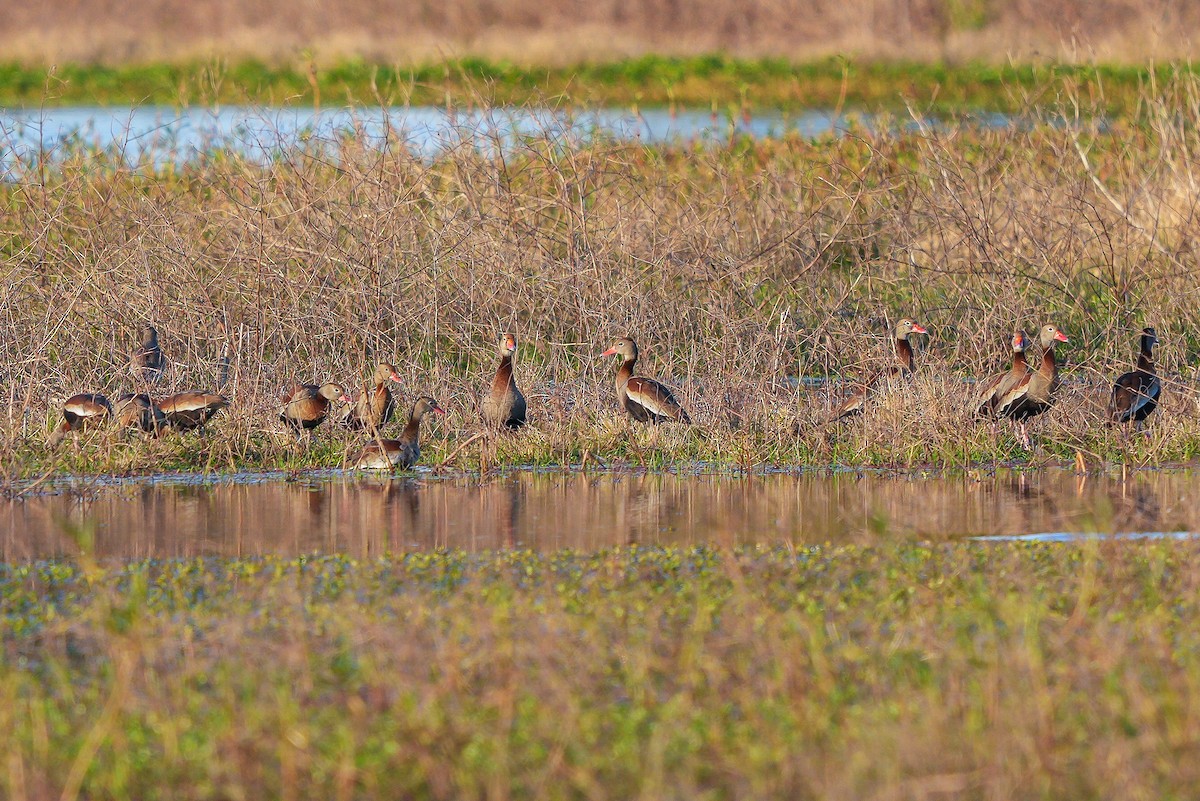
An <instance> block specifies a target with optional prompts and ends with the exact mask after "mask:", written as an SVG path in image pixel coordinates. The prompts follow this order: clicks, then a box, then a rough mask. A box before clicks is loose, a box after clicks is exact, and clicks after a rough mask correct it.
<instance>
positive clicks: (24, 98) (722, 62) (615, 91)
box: [0, 55, 1192, 114]
mask: <svg viewBox="0 0 1200 801" xmlns="http://www.w3.org/2000/svg"><path fill="white" fill-rule="evenodd" d="M1191 70H1192V68H1191V67H1189V66H1186V65H1183V64H1169V63H1168V64H1162V65H1159V66H1155V67H1153V68H1150V67H1137V66H1081V65H1070V64H1058V65H1047V66H1033V65H1019V64H1018V65H999V66H997V65H991V64H984V63H966V64H959V65H953V66H951V65H946V64H937V63H932V64H931V63H922V62H915V61H914V62H854V61H847V60H842V59H829V60H822V61H816V62H809V63H793V62H790V61H787V60H784V59H738V58H731V57H728V56H723V55H709V56H696V57H664V56H644V57H640V58H637V59H629V60H619V61H608V62H585V63H579V64H572V65H568V66H554V67H530V66H522V65H520V64H517V63H514V62H511V61H492V60H484V59H460V60H452V61H437V62H428V63H424V64H418V65H413V66H395V65H393V64H389V63H386V62H383V63H366V62H362V61H350V62H343V63H340V64H335V65H329V66H321V67H318V66H315V65H311V64H302V65H297V66H269V65H267V64H265V63H262V62H254V61H245V62H235V63H224V62H209V63H190V64H158V65H124V66H105V65H94V64H93V65H88V64H62V65H58V66H56V67H54V68H53V69H48V68H36V67H29V66H24V65H21V64H15V63H10V64H7V65H0V105H3V106H18V107H19V106H24V107H26V108H29V107H39V106H43V105H79V104H83V105H91V104H101V105H114V104H138V105H144V104H162V105H206V104H214V103H250V104H272V105H274V104H300V105H314V104H316V105H321V104H324V105H329V106H343V105H346V104H351V105H359V104H377V103H380V102H383V103H386V104H397V105H404V104H413V105H439V106H444V105H451V106H453V105H463V104H489V105H495V104H506V105H523V104H527V103H549V104H552V105H566V106H596V105H605V106H618V107H624V108H629V107H646V106H659V107H690V108H701V109H706V110H707V109H712V110H714V111H717V112H719V113H721V114H727V113H731V112H732V113H734V114H741V113H743V112H753V111H755V110H769V109H784V110H804V109H810V108H819V109H832V108H849V109H867V110H878V109H881V108H882V109H892V110H896V111H900V112H903V111H904V110H905V108H906V106H908V105H911V106H913V107H914V108H916V109H919V110H920V111H922V112H938V113H953V112H962V111H976V110H981V109H986V110H995V111H1024V110H1026V109H1027V108H1028V106H1029V105H1031V104H1032V103H1037V102H1047V101H1049V102H1054V101H1055V100H1056V99H1057V98H1058V97H1059V96H1061V95H1062V94H1064V93H1065V94H1070V95H1078V96H1081V97H1084V98H1086V99H1087V102H1088V105H1089V106H1090V107H1095V108H1098V109H1101V110H1104V111H1108V112H1114V113H1121V112H1129V111H1132V110H1134V109H1135V108H1136V106H1137V105H1138V100H1139V98H1140V96H1141V92H1142V89H1143V87H1144V86H1145V85H1147V84H1152V83H1155V82H1170V80H1171V79H1172V78H1173V76H1175V75H1176V74H1178V73H1179V72H1181V71H1182V72H1185V73H1189V74H1190V72H1191Z"/></svg>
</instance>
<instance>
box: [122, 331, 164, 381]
mask: <svg viewBox="0 0 1200 801" xmlns="http://www.w3.org/2000/svg"><path fill="white" fill-rule="evenodd" d="M166 366H167V360H166V357H164V356H163V352H162V349H161V348H159V346H158V331H156V330H155V328H154V326H152V325H147V326H143V327H142V342H141V344H140V345H138V347H137V348H136V349H135V350H134V351H133V356H131V357H130V359H129V368H130V370H132V371H133V375H134V377H135V378H137V379H138V380H139V381H143V382H153V381H157V380H158V379H159V378H161V377H162V374H163V369H164V368H166Z"/></svg>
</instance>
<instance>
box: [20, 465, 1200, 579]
mask: <svg viewBox="0 0 1200 801" xmlns="http://www.w3.org/2000/svg"><path fill="white" fill-rule="evenodd" d="M1197 490H1200V475H1197V474H1196V473H1193V472H1191V471H1179V472H1147V473H1141V474H1135V475H1131V476H1130V477H1129V480H1128V481H1125V482H1122V481H1120V480H1119V478H1117V477H1111V476H1099V477H1096V476H1093V477H1089V478H1086V479H1083V478H1078V477H1076V476H1074V475H1073V474H1071V473H1068V472H1065V471H1040V472H1027V473H1001V474H999V475H994V476H983V477H978V478H975V477H968V476H961V475H960V476H940V477H920V476H917V475H911V474H899V475H898V474H881V473H870V472H868V473H854V472H846V473H835V474H833V475H829V474H800V475H797V474H784V473H780V474H767V475H754V476H749V477H734V476H728V475H684V474H669V473H668V474H663V473H649V474H642V473H616V472H606V473H594V474H582V473H578V472H515V473H512V474H510V475H506V476H501V477H497V478H491V479H488V480H486V481H484V482H482V483H481V482H479V481H477V480H469V479H465V478H435V477H432V476H428V475H426V476H422V477H418V478H400V479H387V478H385V477H377V476H371V477H360V476H346V475H342V474H337V473H325V474H314V475H308V476H305V477H302V478H301V479H299V480H295V481H284V480H282V476H279V475H274V476H265V477H264V476H236V477H232V478H227V479H216V480H212V479H204V478H201V477H171V478H165V479H164V478H160V479H156V480H153V481H150V480H140V481H138V480H113V479H107V480H99V481H82V480H79V481H75V482H70V483H69V484H60V485H58V486H55V487H53V488H51V490H50V491H49V492H45V493H43V494H37V495H32V496H28V497H25V498H23V499H19V500H15V501H4V502H0V559H2V560H4V561H25V560H30V559H37V558H44V557H51V556H57V555H62V554H70V553H73V552H74V551H75V549H76V546H75V544H74V540H73V539H72V538H71V536H69V535H68V534H67V533H66V532H67V531H68V530H69V529H71V528H74V529H76V530H79V529H87V530H90V531H91V532H92V536H93V538H94V543H95V546H94V547H95V550H96V552H97V553H98V554H99V555H101V556H104V557H115V558H145V557H179V556H195V555H225V556H236V555H252V554H266V553H277V554H299V553H311V552H335V551H336V552H348V553H351V554H354V555H358V556H371V555H376V554H381V553H384V552H388V551H392V552H395V551H404V550H412V549H427V548H461V549H465V550H484V549H491V548H502V547H514V548H531V549H539V550H550V549H558V548H575V549H585V550H586V549H597V548H603V547H607V546H615V545H623V544H627V543H630V542H637V543H642V544H679V545H691V544H701V543H709V544H719V545H736V544H752V543H762V544H775V543H793V544H797V545H800V544H812V543H824V542H832V543H845V542H855V543H864V544H868V543H872V542H879V541H880V540H881V539H886V540H930V541H940V540H949V539H961V538H969V537H1004V538H1013V537H1025V538H1030V537H1032V538H1042V539H1050V540H1054V539H1064V538H1066V539H1069V538H1072V537H1074V536H1076V535H1079V534H1089V533H1093V534H1094V533H1099V534H1105V535H1114V534H1116V535H1120V536H1122V537H1125V538H1131V537H1145V536H1179V534H1178V532H1188V531H1200V493H1198V492H1197ZM1161 532H1167V534H1165V535H1164V534H1161Z"/></svg>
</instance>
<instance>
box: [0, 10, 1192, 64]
mask: <svg viewBox="0 0 1200 801" xmlns="http://www.w3.org/2000/svg"><path fill="white" fill-rule="evenodd" d="M0 19H3V20H4V21H5V24H4V26H3V28H2V29H0V46H3V52H4V53H6V57H8V58H16V59H22V60H27V61H36V62H39V63H44V62H61V61H105V62H110V63H111V62H117V63H120V62H128V61H153V60H177V59H180V58H194V57H197V56H201V57H209V56H213V55H217V56H238V57H257V58H265V59H269V60H292V59H295V58H297V57H298V56H300V55H301V54H302V53H306V54H309V55H313V54H315V55H317V56H318V57H319V58H326V59H338V58H346V57H361V58H367V59H371V60H382V61H384V62H387V63H391V62H393V61H396V60H400V61H405V60H409V59H413V58H429V57H431V56H445V55H447V54H471V55H484V56H491V57H500V58H514V59H517V60H519V61H521V62H523V63H554V64H562V63H567V62H572V61H577V60H579V59H582V58H611V57H619V56H629V55H642V54H646V53H670V54H677V55H687V54H694V53H702V52H711V51H713V50H722V51H726V52H731V53H737V54H741V55H782V56H788V57H797V58H813V57H820V56H825V55H830V54H842V53H853V54H856V55H858V56H859V57H863V58H896V57H903V58H916V59H921V60H926V59H931V58H932V59H942V58H949V59H956V58H970V59H985V60H990V61H1003V60H1005V59H1007V58H1010V57H1014V56H1015V57H1017V58H1021V59H1028V58H1044V57H1050V58H1055V59H1061V58H1067V59H1082V60H1091V59H1097V58H1098V59H1100V60H1104V61H1134V60H1144V59H1146V58H1177V57H1188V56H1191V55H1193V54H1194V53H1195V52H1196V51H1195V45H1196V42H1195V40H1194V36H1193V32H1194V31H1196V30H1198V29H1200V10H1197V9H1196V8H1195V6H1194V5H1193V4H1189V3H1180V2H1174V1H1173V0H1094V1H1093V2H1086V3H1079V2H1074V0H1049V1H1048V2H1037V3H1031V2H1001V0H852V1H851V2H829V1H828V0H819V1H818V2H808V1H807V0H756V1H755V2H752V3H739V2H732V1H731V0H693V1H692V2H688V3H678V2H672V1H671V0H653V1H652V2H642V3H623V2H603V3H595V2H581V1H580V0H561V1H560V2H557V3H544V2H534V0H510V2H504V3H493V2H488V1H487V0H447V1H446V2H441V0H439V1H438V2H417V3H389V2H382V0H353V1H352V2H332V0H314V1H313V2H306V3H300V4H297V3H287V4H285V3H281V2H277V0H259V1H258V2H234V0H216V2H211V3H205V4H204V5H203V6H198V5H196V4H189V3H185V2H180V0H152V1H151V2H143V3H140V4H138V6H137V8H136V10H133V9H130V10H120V11H118V10H117V8H116V7H115V6H113V5H111V4H105V3H95V2H85V1H84V0H71V1H69V2H55V3H21V2H14V0H5V2H3V3H0Z"/></svg>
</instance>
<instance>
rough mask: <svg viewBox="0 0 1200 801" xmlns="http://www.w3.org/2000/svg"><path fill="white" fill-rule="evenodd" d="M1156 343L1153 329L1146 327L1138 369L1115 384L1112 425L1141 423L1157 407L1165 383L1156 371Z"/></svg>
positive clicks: (1110, 403) (1110, 416)
mask: <svg viewBox="0 0 1200 801" xmlns="http://www.w3.org/2000/svg"><path fill="white" fill-rule="evenodd" d="M1157 344H1158V336H1157V335H1156V334H1155V333H1154V329H1153V328H1143V329H1142V340H1141V346H1142V347H1141V352H1139V353H1138V358H1137V366H1136V367H1135V368H1134V369H1133V371H1131V372H1128V373H1125V374H1124V375H1122V376H1120V377H1119V378H1118V379H1117V380H1116V382H1115V383H1114V384H1113V388H1112V397H1111V398H1109V401H1108V422H1109V425H1112V424H1113V423H1140V422H1142V421H1143V420H1145V419H1146V418H1147V417H1149V416H1150V415H1151V414H1153V412H1154V410H1155V409H1157V408H1158V401H1159V398H1160V397H1161V396H1162V382H1161V381H1160V380H1159V379H1158V375H1157V374H1156V373H1155V372H1154V346H1155V345H1157Z"/></svg>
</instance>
